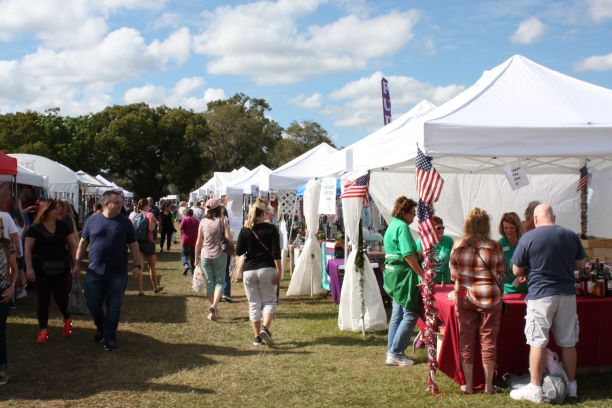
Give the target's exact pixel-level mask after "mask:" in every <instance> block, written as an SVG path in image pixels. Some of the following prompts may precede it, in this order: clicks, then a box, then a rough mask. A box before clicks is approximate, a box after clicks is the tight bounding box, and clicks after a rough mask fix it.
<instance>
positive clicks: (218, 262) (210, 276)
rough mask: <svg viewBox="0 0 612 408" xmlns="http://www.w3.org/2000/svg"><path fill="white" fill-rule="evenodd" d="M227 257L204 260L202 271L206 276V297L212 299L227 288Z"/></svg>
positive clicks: (221, 256)
mask: <svg viewBox="0 0 612 408" xmlns="http://www.w3.org/2000/svg"><path fill="white" fill-rule="evenodd" d="M226 264H227V257H226V256H225V254H221V255H220V256H218V257H217V258H204V259H203V260H202V269H204V276H206V295H207V296H208V297H212V296H213V295H214V293H215V292H216V291H222V290H223V287H224V286H225V266H226Z"/></svg>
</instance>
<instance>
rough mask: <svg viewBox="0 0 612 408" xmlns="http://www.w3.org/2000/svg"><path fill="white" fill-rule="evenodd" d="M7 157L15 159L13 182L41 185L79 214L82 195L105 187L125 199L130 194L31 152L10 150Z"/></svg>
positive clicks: (129, 196)
mask: <svg viewBox="0 0 612 408" xmlns="http://www.w3.org/2000/svg"><path fill="white" fill-rule="evenodd" d="M9 156H11V157H14V158H15V159H17V164H18V171H17V178H16V182H17V184H24V185H29V186H34V187H42V188H44V189H45V190H46V191H47V193H48V195H49V196H50V197H52V198H64V199H66V200H68V201H69V202H71V203H72V205H73V206H74V208H75V210H76V211H77V212H78V213H82V210H83V209H82V208H81V207H82V204H83V200H82V199H83V197H84V196H87V195H88V196H101V195H102V193H103V192H104V191H106V190H109V189H114V190H116V191H119V192H120V193H122V195H123V196H124V197H125V198H133V197H134V194H133V193H131V192H130V191H127V190H125V189H122V188H121V187H119V186H118V185H116V184H115V183H113V182H111V181H109V180H107V179H105V178H104V177H103V176H101V175H97V176H95V177H93V176H91V175H89V174H87V173H86V172H84V171H82V170H79V171H76V172H75V171H73V170H71V169H70V168H68V167H66V166H65V165H63V164H61V163H58V162H56V161H53V160H51V159H48V158H46V157H43V156H38V155H33V154H22V153H14V154H9Z"/></svg>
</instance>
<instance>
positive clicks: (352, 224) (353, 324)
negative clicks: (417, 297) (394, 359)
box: [338, 198, 387, 332]
mask: <svg viewBox="0 0 612 408" xmlns="http://www.w3.org/2000/svg"><path fill="white" fill-rule="evenodd" d="M362 208H363V199H362V198H345V199H342V213H343V215H344V228H345V232H346V236H347V237H348V239H349V241H350V242H352V246H353V251H351V253H350V255H349V256H348V259H347V260H346V263H345V264H344V281H343V282H342V293H341V295H340V309H339V311H338V327H339V328H340V330H349V331H355V332H358V331H361V325H362V323H361V297H360V295H359V275H358V273H357V271H356V268H355V257H356V256H357V250H356V247H357V240H358V238H359V236H358V233H359V218H360V217H361V210H362ZM364 258H365V259H364V265H363V269H364V271H363V272H364V281H363V297H364V300H365V314H364V323H363V324H364V326H365V330H385V329H386V328H387V315H386V313H385V308H384V306H383V301H382V297H381V295H380V289H379V288H378V282H377V281H376V276H375V275H374V270H373V269H372V266H371V265H370V261H369V260H368V257H367V256H365V254H364Z"/></svg>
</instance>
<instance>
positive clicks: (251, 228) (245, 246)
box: [236, 198, 282, 346]
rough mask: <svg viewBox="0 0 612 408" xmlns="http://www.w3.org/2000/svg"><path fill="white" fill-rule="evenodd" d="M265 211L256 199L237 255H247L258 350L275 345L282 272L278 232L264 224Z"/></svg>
mask: <svg viewBox="0 0 612 408" xmlns="http://www.w3.org/2000/svg"><path fill="white" fill-rule="evenodd" d="M266 211H267V207H266V204H265V202H264V201H263V200H261V199H260V198H257V200H255V202H254V203H253V205H251V208H249V216H248V218H247V221H246V222H245V223H244V227H243V228H242V229H241V230H240V233H239V234H238V242H237V244H236V253H237V255H243V254H246V256H245V260H244V274H243V281H244V288H245V291H246V295H247V299H248V301H249V320H250V321H251V326H252V328H253V333H254V334H255V339H254V340H253V345H256V346H259V345H261V344H262V343H265V344H266V345H268V346H272V344H273V341H272V333H271V332H270V326H271V325H272V319H273V318H274V313H275V312H276V285H278V284H279V283H280V279H281V271H282V270H281V253H280V243H279V235H278V230H277V229H276V227H275V226H274V225H272V224H269V223H267V222H265V216H266ZM262 323H263V324H262Z"/></svg>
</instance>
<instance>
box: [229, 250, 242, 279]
mask: <svg viewBox="0 0 612 408" xmlns="http://www.w3.org/2000/svg"><path fill="white" fill-rule="evenodd" d="M245 258H246V254H243V255H240V256H236V257H234V263H233V265H232V268H231V270H230V276H231V277H232V282H233V283H240V282H242V280H243V277H244V263H245V262H244V261H245Z"/></svg>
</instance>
